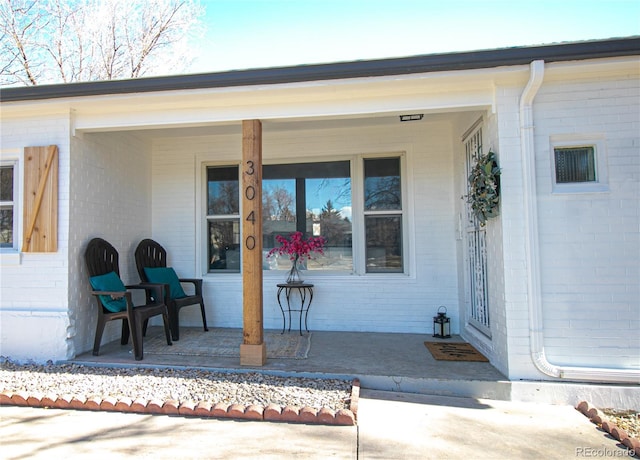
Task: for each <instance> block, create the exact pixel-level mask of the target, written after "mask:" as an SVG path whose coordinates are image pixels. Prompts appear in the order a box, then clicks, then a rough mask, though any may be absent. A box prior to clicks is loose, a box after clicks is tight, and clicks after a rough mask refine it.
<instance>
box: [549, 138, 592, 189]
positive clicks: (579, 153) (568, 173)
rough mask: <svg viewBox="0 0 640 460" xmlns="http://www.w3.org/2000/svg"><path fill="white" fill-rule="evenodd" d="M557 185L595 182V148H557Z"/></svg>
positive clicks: (555, 151) (555, 150)
mask: <svg viewBox="0 0 640 460" xmlns="http://www.w3.org/2000/svg"><path fill="white" fill-rule="evenodd" d="M554 153H555V162H556V183H557V184H571V183H576V182H595V181H596V165H595V153H594V148H593V147H591V146H588V147H561V148H555V149H554Z"/></svg>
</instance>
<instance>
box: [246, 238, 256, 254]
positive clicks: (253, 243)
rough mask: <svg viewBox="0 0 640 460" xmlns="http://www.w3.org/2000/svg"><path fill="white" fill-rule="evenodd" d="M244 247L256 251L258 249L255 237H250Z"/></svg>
mask: <svg viewBox="0 0 640 460" xmlns="http://www.w3.org/2000/svg"><path fill="white" fill-rule="evenodd" d="M244 245H245V246H246V247H247V249H249V250H251V249H254V248H255V247H256V239H255V237H253V236H252V235H249V236H248V237H247V239H246V240H245V241H244Z"/></svg>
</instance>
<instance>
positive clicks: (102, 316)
mask: <svg viewBox="0 0 640 460" xmlns="http://www.w3.org/2000/svg"><path fill="white" fill-rule="evenodd" d="M84 257H85V262H86V264H87V268H88V270H89V277H90V278H89V282H90V283H91V286H92V288H93V289H94V290H93V291H91V294H93V295H94V296H95V299H96V305H97V307H98V325H97V326H96V336H95V340H94V342H93V354H94V356H98V353H99V351H100V342H101V340H102V333H103V332H104V328H105V325H106V324H107V323H108V322H109V321H114V320H118V319H121V320H122V335H121V337H120V343H121V344H122V345H126V344H127V343H128V342H129V336H130V335H131V339H132V342H133V352H134V356H135V359H136V360H141V359H142V358H143V346H142V340H143V339H142V338H143V336H144V330H145V329H146V327H145V326H146V323H147V321H148V320H149V318H152V317H154V316H157V315H162V320H163V322H164V332H165V335H166V337H167V345H171V334H170V330H169V313H168V310H167V306H166V305H165V304H164V303H162V302H161V301H160V300H158V301H154V302H149V303H147V304H145V305H134V304H133V300H132V294H131V291H132V290H134V289H144V290H145V291H146V292H147V294H148V295H149V293H150V292H153V291H155V292H156V294H155V296H154V295H152V297H153V298H155V299H162V286H159V285H151V284H146V285H145V284H138V285H129V286H125V285H124V284H123V283H122V281H121V279H120V269H119V266H118V259H119V256H118V252H117V251H116V249H115V248H114V247H113V246H112V245H111V244H110V243H108V242H107V241H105V240H103V239H102V238H94V239H92V240H91V241H90V242H89V244H88V245H87V249H86V251H85V254H84ZM147 298H149V297H147Z"/></svg>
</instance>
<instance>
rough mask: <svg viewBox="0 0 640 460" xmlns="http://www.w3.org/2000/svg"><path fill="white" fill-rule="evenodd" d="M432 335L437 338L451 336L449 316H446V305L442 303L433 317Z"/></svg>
mask: <svg viewBox="0 0 640 460" xmlns="http://www.w3.org/2000/svg"><path fill="white" fill-rule="evenodd" d="M443 309H444V311H443ZM433 336H434V337H437V338H439V339H449V338H451V318H449V317H448V316H447V307H445V306H444V305H443V306H441V307H440V308H438V314H437V315H436V316H434V317H433Z"/></svg>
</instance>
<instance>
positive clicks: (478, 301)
mask: <svg viewBox="0 0 640 460" xmlns="http://www.w3.org/2000/svg"><path fill="white" fill-rule="evenodd" d="M463 143H464V146H465V155H466V162H465V164H466V170H465V172H466V177H465V178H468V177H469V175H470V174H471V170H472V169H473V167H474V166H475V165H476V163H477V161H478V156H480V155H481V154H482V126H478V127H477V128H476V129H474V130H472V131H471V132H470V134H469V135H468V136H467V137H465V138H464V139H463ZM465 184H466V187H467V189H466V190H467V193H466V195H467V196H468V195H469V192H470V190H469V181H468V179H467V180H465ZM464 228H465V232H464V233H465V234H464V238H465V240H466V248H467V254H466V259H467V264H466V265H467V273H466V276H465V281H466V283H465V284H466V292H467V296H468V299H467V300H468V305H469V309H468V310H467V311H468V321H469V323H470V324H471V325H472V326H474V327H475V328H477V329H478V330H480V331H481V332H482V333H483V334H485V335H487V336H490V335H491V330H490V328H489V324H490V323H489V303H488V296H487V292H488V286H487V244H486V241H487V231H486V229H485V227H482V226H480V221H479V220H478V218H477V217H476V216H475V214H474V212H473V210H472V209H471V204H469V203H468V202H466V200H465V219H464Z"/></svg>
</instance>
